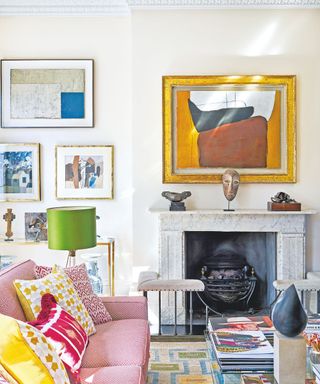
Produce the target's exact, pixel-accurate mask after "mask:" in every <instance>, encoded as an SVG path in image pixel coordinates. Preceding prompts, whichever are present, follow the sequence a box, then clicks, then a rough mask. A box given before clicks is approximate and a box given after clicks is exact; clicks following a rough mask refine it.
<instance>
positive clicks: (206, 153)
mask: <svg viewBox="0 0 320 384" xmlns="http://www.w3.org/2000/svg"><path fill="white" fill-rule="evenodd" d="M267 126H268V124H267V120H266V119H265V118H264V117H262V116H256V117H252V118H250V119H246V120H241V121H238V122H236V123H231V124H224V125H221V126H220V127H217V128H214V129H211V130H209V131H206V132H201V133H200V134H199V137H198V147H199V162H200V166H201V167H232V168H265V167H266V165H267Z"/></svg>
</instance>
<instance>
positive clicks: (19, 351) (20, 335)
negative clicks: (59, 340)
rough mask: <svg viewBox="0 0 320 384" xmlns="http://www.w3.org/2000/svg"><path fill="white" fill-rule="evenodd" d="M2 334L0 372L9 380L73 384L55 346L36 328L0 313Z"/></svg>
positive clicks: (0, 331) (0, 339)
mask: <svg viewBox="0 0 320 384" xmlns="http://www.w3.org/2000/svg"><path fill="white" fill-rule="evenodd" d="M0 335H1V337H0V351H1V354H0V367H1V368H0V370H1V374H2V375H3V376H4V377H5V378H6V380H7V381H9V382H13V383H14V382H18V383H32V384H43V383H52V384H70V381H69V378H68V374H67V371H66V369H65V367H64V365H63V362H62V361H61V359H60V358H59V356H58V354H57V352H56V351H55V349H54V347H53V346H52V345H51V343H50V342H49V341H48V340H47V338H46V337H45V336H44V335H43V334H42V333H41V332H40V331H38V330H37V329H36V328H34V327H32V326H31V325H29V324H26V323H23V322H22V321H19V320H16V319H14V318H13V317H9V316H5V315H2V314H0ZM10 377H12V379H13V380H10Z"/></svg>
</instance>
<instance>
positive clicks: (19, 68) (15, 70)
mask: <svg viewBox="0 0 320 384" xmlns="http://www.w3.org/2000/svg"><path fill="white" fill-rule="evenodd" d="M1 79H2V80H1V82H2V88H1V96H2V104H1V106H2V108H1V109H2V113H1V126H2V128H34V127H41V128H50V127H70V128H71V127H93V60H1Z"/></svg>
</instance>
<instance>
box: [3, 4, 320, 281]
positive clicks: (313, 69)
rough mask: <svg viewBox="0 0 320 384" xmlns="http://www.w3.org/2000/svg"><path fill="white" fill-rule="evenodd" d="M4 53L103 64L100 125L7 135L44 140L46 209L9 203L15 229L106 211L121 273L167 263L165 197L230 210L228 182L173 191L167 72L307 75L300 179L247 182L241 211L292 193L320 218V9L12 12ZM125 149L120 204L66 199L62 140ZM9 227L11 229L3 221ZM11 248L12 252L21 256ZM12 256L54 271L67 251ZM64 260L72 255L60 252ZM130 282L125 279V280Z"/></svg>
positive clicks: (120, 152) (316, 225) (6, 136)
mask: <svg viewBox="0 0 320 384" xmlns="http://www.w3.org/2000/svg"><path fill="white" fill-rule="evenodd" d="M0 36H1V40H0V57H1V58H29V59H32V58H43V59H45V58H54V59H59V58H61V59H63V58H93V59H94V61H95V128H91V129H90V128H88V129H71V128H70V129H65V128H63V129H1V130H0V141H1V142H40V143H41V145H42V191H43V193H42V196H43V199H42V201H41V202H34V203H1V212H0V213H1V215H2V214H3V213H5V210H6V208H8V207H11V208H13V210H14V212H15V214H16V215H17V218H16V220H15V221H14V223H13V229H14V232H15V234H17V235H20V236H22V235H23V233H24V212H33V211H44V210H45V209H46V208H47V207H50V206H57V205H77V204H82V205H91V204H94V205H96V206H97V212H98V214H99V216H101V219H100V221H99V222H98V231H99V233H100V234H107V235H110V236H114V237H115V238H116V240H117V248H116V249H117V278H118V279H119V280H125V279H126V278H131V267H132V266H134V267H135V271H137V270H140V269H143V268H152V269H157V268H158V221H157V215H156V214H155V213H151V212H150V209H158V208H167V207H168V201H166V200H165V199H164V198H162V197H161V192H162V191H163V190H174V191H183V190H190V191H191V192H192V196H191V197H190V198H189V199H188V200H187V207H188V208H189V209H191V208H195V209H200V208H203V209H208V208H209V209H210V208H216V209H220V208H224V207H225V204H226V203H225V199H224V196H223V193H222V189H221V186H220V185H191V184H189V185H164V184H162V90H161V81H162V76H163V75H216V74H295V75H297V169H298V174H297V183H295V184H288V185H284V184H268V185H267V184H246V185H244V184H243V185H240V188H239V193H238V196H237V198H236V200H235V201H234V202H233V205H234V207H235V208H239V209H253V208H258V209H263V208H265V207H266V202H267V201H268V200H269V199H270V196H272V195H274V194H275V193H276V192H278V191H280V190H284V191H286V192H287V193H289V194H290V195H291V196H292V197H294V198H295V199H296V200H298V201H301V202H302V204H303V207H304V208H315V209H317V210H319V211H320V201H319V189H320V179H319V177H318V173H319V171H318V170H319V164H320V151H319V149H318V147H319V144H318V143H319V141H320V130H319V121H320V109H319V107H318V104H319V101H318V100H319V99H320V45H319V44H318V39H319V36H320V11H319V10H274V11H272V10H221V11H217V10H211V11H134V12H133V13H132V15H131V16H123V17H111V16H107V17H88V18H77V17H40V16H38V17H0ZM103 143H105V144H114V145H115V199H114V200H111V201H107V200H106V201H94V200H93V201H90V200H88V201H80V202H79V201H63V200H62V201H57V200H56V199H55V197H54V172H55V171H54V146H55V145H56V144H103ZM0 231H1V233H4V232H5V223H4V221H3V220H1V219H0ZM319 231H320V219H319V217H318V216H314V217H313V218H311V219H310V221H309V224H308V228H307V255H308V259H307V263H308V265H307V268H308V270H311V269H319V268H320V260H319V258H318V249H319V248H320V238H319V236H318V232H319ZM9 250H10V251H9ZM0 252H1V253H8V252H10V253H12V254H18V255H19V257H20V258H22V257H32V258H34V259H35V260H36V261H37V262H43V263H44V264H51V263H53V262H54V261H57V260H61V263H63V262H64V254H62V258H60V257H59V258H57V253H56V252H54V251H49V250H47V249H46V246H45V245H40V246H28V247H22V246H12V245H10V246H2V247H1V248H0ZM59 255H60V253H59ZM118 286H121V284H118Z"/></svg>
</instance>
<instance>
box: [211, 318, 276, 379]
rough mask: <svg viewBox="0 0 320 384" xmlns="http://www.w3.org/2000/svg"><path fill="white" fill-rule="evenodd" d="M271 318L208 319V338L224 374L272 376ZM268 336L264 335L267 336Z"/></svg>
mask: <svg viewBox="0 0 320 384" xmlns="http://www.w3.org/2000/svg"><path fill="white" fill-rule="evenodd" d="M273 330H274V329H273V326H272V323H271V320H270V319H269V317H252V318H247V317H237V318H215V317H212V318H210V319H209V323H208V331H209V337H210V340H211V343H212V346H213V349H214V352H215V355H216V357H217V361H218V363H219V365H220V368H221V371H222V372H237V371H239V372H240V371H241V372H244V371H246V372H272V371H273V347H272V345H271V344H270V342H269V340H268V339H267V337H266V335H269V336H271V335H273ZM264 332H265V333H264Z"/></svg>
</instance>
